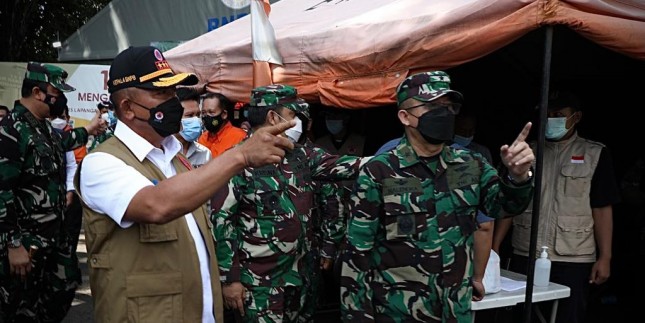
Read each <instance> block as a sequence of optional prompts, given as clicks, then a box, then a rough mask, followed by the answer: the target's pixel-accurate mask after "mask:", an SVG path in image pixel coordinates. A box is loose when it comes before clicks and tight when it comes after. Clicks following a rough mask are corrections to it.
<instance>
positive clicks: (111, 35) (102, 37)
mask: <svg viewBox="0 0 645 323" xmlns="http://www.w3.org/2000/svg"><path fill="white" fill-rule="evenodd" d="M250 1H251V0H190V1H177V0H114V1H112V2H110V3H109V4H108V5H107V6H105V8H103V9H102V10H101V11H100V12H99V13H98V14H96V15H95V16H94V17H93V18H92V19H90V21H88V22H87V24H85V25H84V26H83V27H81V28H80V29H79V30H77V31H76V32H75V33H74V34H72V35H71V36H70V37H68V38H67V39H66V40H64V41H63V44H62V45H63V46H62V47H61V48H60V50H59V53H58V60H59V61H62V62H82V61H110V60H112V59H113V58H114V57H115V56H116V55H117V54H118V53H119V52H121V51H122V50H124V49H126V48H128V47H129V46H143V45H151V44H153V45H157V46H158V47H160V48H161V49H164V45H168V46H174V45H176V44H177V43H180V42H182V41H186V40H190V39H193V38H195V37H197V36H199V35H202V34H204V33H207V32H208V31H210V30H214V29H217V28H219V27H221V26H223V25H226V24H228V23H230V22H232V21H234V20H236V19H239V18H241V17H244V16H246V15H247V14H248V13H249V3H250ZM275 1H277V0H272V1H271V2H275Z"/></svg>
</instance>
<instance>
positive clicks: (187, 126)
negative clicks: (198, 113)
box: [179, 117, 202, 142]
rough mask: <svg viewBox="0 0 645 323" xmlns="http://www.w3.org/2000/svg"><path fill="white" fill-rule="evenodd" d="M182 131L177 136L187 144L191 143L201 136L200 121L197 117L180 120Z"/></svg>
mask: <svg viewBox="0 0 645 323" xmlns="http://www.w3.org/2000/svg"><path fill="white" fill-rule="evenodd" d="M181 126H182V129H181V131H180V132H179V135H180V136H181V137H182V138H184V139H185V140H186V141H188V142H193V141H195V140H197V138H199V135H201V134H202V120H201V119H200V118H199V117H190V118H183V119H181Z"/></svg>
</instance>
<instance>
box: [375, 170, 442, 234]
mask: <svg viewBox="0 0 645 323" xmlns="http://www.w3.org/2000/svg"><path fill="white" fill-rule="evenodd" d="M382 193H383V203H384V204H383V210H384V213H385V214H384V219H383V220H384V221H383V223H384V227H385V238H386V239H387V240H401V239H403V240H404V239H415V240H417V239H420V238H421V233H422V232H424V231H425V230H426V229H427V227H428V223H427V217H428V216H429V214H430V212H429V210H430V209H431V197H430V196H424V194H423V187H422V184H421V180H420V179H418V178H386V179H384V180H383V191H382Z"/></svg>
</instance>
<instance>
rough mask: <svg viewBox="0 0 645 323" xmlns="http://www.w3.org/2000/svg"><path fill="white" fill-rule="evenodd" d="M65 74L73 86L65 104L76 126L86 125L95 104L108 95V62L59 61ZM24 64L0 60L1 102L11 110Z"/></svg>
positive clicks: (21, 77) (19, 85) (16, 96)
mask: <svg viewBox="0 0 645 323" xmlns="http://www.w3.org/2000/svg"><path fill="white" fill-rule="evenodd" d="M52 64H54V65H57V66H60V67H61V68H63V69H64V70H65V71H67V73H68V75H69V76H68V77H67V83H68V84H69V85H71V86H73V87H75V88H76V91H73V92H68V93H66V94H65V95H66V96H67V101H68V102H67V106H68V107H69V115H70V117H71V118H72V120H73V123H74V126H75V127H81V126H84V125H86V124H87V123H88V122H89V121H90V119H92V117H93V116H94V113H95V112H96V105H97V104H98V103H99V102H100V101H102V100H108V99H109V98H110V97H109V95H108V91H107V79H108V71H109V69H110V66H109V65H90V64H58V63H52ZM26 69H27V63H26V62H25V63H12V62H0V104H2V105H6V106H8V107H9V109H13V105H14V101H15V100H18V99H20V88H21V87H22V80H23V78H24V77H25V71H26Z"/></svg>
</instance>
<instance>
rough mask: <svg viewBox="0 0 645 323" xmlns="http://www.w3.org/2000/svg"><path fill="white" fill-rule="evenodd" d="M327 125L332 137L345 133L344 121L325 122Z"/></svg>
mask: <svg viewBox="0 0 645 323" xmlns="http://www.w3.org/2000/svg"><path fill="white" fill-rule="evenodd" d="M325 124H326V125H327V130H329V132H330V133H331V134H332V135H337V134H339V133H341V132H342V131H343V120H333V119H332V120H325Z"/></svg>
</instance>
